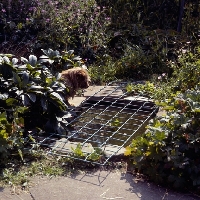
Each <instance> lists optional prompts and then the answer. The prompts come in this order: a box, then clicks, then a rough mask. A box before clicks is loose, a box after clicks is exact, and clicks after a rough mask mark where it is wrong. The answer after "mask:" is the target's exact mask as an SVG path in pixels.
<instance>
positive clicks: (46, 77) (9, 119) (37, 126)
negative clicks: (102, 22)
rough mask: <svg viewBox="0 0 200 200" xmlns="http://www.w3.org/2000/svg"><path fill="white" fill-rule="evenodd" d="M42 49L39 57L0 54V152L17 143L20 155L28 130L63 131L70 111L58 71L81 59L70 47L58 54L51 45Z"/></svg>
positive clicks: (15, 145) (47, 132)
mask: <svg viewBox="0 0 200 200" xmlns="http://www.w3.org/2000/svg"><path fill="white" fill-rule="evenodd" d="M42 51H43V52H44V54H45V55H43V56H41V57H40V59H37V57H36V56H34V55H30V56H29V59H26V58H24V57H21V59H20V60H18V59H17V58H15V57H14V56H13V55H6V54H1V55H0V84H1V86H0V105H1V107H0V125H1V126H0V138H1V140H0V141H1V143H0V147H1V148H0V154H1V155H2V156H6V155H8V153H9V152H10V150H9V152H8V149H13V148H14V147H17V149H18V153H19V155H20V157H21V158H22V159H23V152H22V151H21V149H22V147H23V143H24V142H25V141H26V139H27V138H26V137H27V136H28V135H29V134H31V135H34V134H49V133H57V134H66V130H65V128H66V126H67V123H68V121H67V120H68V119H69V118H70V117H71V114H70V113H69V112H68V111H67V108H68V106H67V102H66V99H65V96H66V95H67V93H68V88H67V87H66V85H64V83H62V81H61V80H60V74H59V72H60V71H62V70H63V69H68V68H71V67H76V66H81V65H82V64H83V62H82V61H81V58H80V57H79V56H75V55H74V54H73V51H72V50H71V51H68V52H63V53H62V54H60V52H59V51H53V50H52V49H48V50H42ZM31 138H32V136H30V137H29V138H28V139H31ZM31 140H34V139H33V138H32V139H31Z"/></svg>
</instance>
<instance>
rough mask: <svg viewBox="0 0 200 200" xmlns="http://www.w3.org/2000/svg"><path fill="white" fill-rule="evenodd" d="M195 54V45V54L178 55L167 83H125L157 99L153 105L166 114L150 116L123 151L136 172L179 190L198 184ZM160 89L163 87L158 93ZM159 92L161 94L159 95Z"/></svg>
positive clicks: (199, 98) (199, 112)
mask: <svg viewBox="0 0 200 200" xmlns="http://www.w3.org/2000/svg"><path fill="white" fill-rule="evenodd" d="M198 55H199V48H197V51H196V54H192V53H190V52H189V53H186V54H184V55H183V56H182V57H180V62H179V66H177V67H174V69H175V73H174V78H173V79H171V80H169V81H168V86H166V84H165V81H164V84H163V85H162V84H161V85H159V87H158V89H157V87H156V84H158V83H156V84H155V85H154V84H150V83H148V84H146V85H140V86H132V85H129V86H128V88H127V90H130V92H133V91H138V90H139V91H141V90H142V89H143V92H144V91H146V94H149V95H150V96H151V97H152V98H154V99H155V100H157V101H156V102H157V105H159V106H162V108H163V109H164V110H166V114H165V115H163V116H161V117H156V118H155V119H153V120H152V121H151V123H150V124H149V125H148V126H147V130H146V132H145V134H143V135H141V136H140V137H137V138H136V139H134V140H133V141H132V143H131V144H130V146H128V147H127V148H126V152H125V154H126V155H129V156H130V159H131V160H132V164H133V165H134V167H135V168H136V169H137V170H138V171H139V172H142V173H144V174H146V175H148V176H149V177H150V179H152V180H153V181H156V182H158V183H162V184H168V185H172V186H173V187H174V188H179V189H184V188H190V189H191V188H193V189H197V188H198V187H199V186H200V160H199V156H200V146H199V143H200V88H199V81H200V80H199V74H198V72H199V70H200V69H199V66H200V65H199V56H198ZM161 78H162V77H161ZM147 86H148V87H147ZM163 86H165V87H163ZM162 87H163V88H162ZM170 87H171V90H169V88H170ZM160 89H163V90H162V92H161V93H160ZM155 91H156V92H155ZM170 91H171V93H170ZM158 93H159V94H158ZM160 94H161V95H162V94H163V97H162V98H161V96H160ZM158 96H160V99H159V100H158V98H157V97H158Z"/></svg>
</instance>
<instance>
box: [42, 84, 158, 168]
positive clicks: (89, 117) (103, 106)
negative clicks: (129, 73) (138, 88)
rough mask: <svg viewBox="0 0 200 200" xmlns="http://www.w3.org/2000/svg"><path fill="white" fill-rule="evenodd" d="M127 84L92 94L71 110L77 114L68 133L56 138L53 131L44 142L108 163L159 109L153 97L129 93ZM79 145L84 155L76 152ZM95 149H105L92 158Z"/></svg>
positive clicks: (60, 151) (53, 150)
mask: <svg viewBox="0 0 200 200" xmlns="http://www.w3.org/2000/svg"><path fill="white" fill-rule="evenodd" d="M127 84H128V83H127V82H121V83H116V82H114V83H110V84H109V85H106V86H103V87H102V88H100V89H99V90H98V91H97V92H95V93H94V94H93V95H92V96H88V97H87V98H86V99H85V100H84V101H82V103H81V104H80V105H79V106H78V107H75V108H72V109H71V110H70V112H71V113H76V115H77V116H76V117H75V118H74V119H72V120H71V121H70V122H69V124H68V125H69V129H68V134H67V135H65V136H63V137H62V138H61V139H55V137H54V136H55V135H54V134H52V135H51V136H49V137H46V138H45V139H43V140H42V141H41V142H40V144H41V145H46V146H48V148H49V151H48V154H53V155H58V156H64V157H70V158H74V159H78V160H81V161H84V162H90V163H94V164H99V165H105V164H106V163H107V162H108V161H109V160H110V159H111V157H112V156H114V155H116V154H117V153H119V152H120V150H121V149H123V148H124V147H125V146H126V145H127V144H128V143H130V142H131V140H132V138H133V137H134V136H135V135H136V134H137V133H138V131H139V130H140V129H142V128H143V129H144V126H145V124H146V123H147V122H148V121H149V120H150V119H152V118H153V117H154V116H155V115H156V113H157V111H158V107H157V106H156V105H155V104H154V103H153V101H152V100H151V99H148V98H145V97H142V96H141V95H135V94H134V96H133V95H132V96H129V95H128V93H127V92H126V90H125V87H126V86H127ZM135 84H137V83H135ZM77 145H79V148H81V153H83V154H84V156H81V154H80V156H77V155H75V154H74V153H73V150H74V149H76V148H77ZM94 149H98V150H100V151H101V156H100V158H99V159H98V160H95V161H93V160H92V159H91V156H92V155H94Z"/></svg>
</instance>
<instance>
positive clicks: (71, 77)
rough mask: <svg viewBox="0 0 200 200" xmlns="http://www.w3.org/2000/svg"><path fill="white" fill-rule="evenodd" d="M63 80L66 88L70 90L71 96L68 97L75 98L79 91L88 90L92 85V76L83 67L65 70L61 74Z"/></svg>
mask: <svg viewBox="0 0 200 200" xmlns="http://www.w3.org/2000/svg"><path fill="white" fill-rule="evenodd" d="M61 80H63V81H64V83H65V85H66V87H68V88H69V95H68V96H67V97H66V98H67V99H69V98H70V97H72V98H73V97H74V95H75V94H76V92H77V90H79V89H86V88H88V87H89V84H90V76H89V74H88V72H87V70H85V69H83V68H81V67H74V68H71V69H68V70H64V71H62V73H61Z"/></svg>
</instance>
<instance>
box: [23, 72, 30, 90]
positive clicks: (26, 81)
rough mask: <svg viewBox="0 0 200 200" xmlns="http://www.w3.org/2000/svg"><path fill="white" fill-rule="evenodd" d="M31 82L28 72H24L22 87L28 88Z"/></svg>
mask: <svg viewBox="0 0 200 200" xmlns="http://www.w3.org/2000/svg"><path fill="white" fill-rule="evenodd" d="M28 82H29V74H28V73H27V72H24V73H23V75H22V87H25V86H27V84H28Z"/></svg>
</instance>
